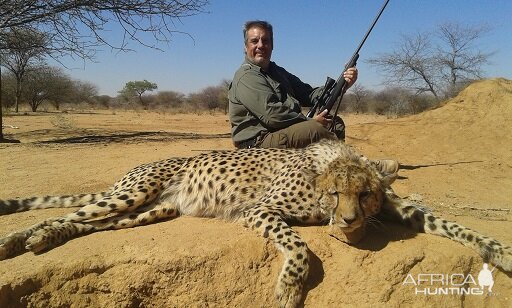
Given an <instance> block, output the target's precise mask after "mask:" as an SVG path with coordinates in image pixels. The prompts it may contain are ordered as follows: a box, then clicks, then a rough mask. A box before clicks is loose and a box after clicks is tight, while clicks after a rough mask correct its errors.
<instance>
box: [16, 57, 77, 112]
mask: <svg viewBox="0 0 512 308" xmlns="http://www.w3.org/2000/svg"><path fill="white" fill-rule="evenodd" d="M72 94H73V81H72V80H71V78H70V77H69V76H67V75H66V74H64V72H62V70H61V69H59V68H56V67H50V66H46V65H44V66H40V67H37V68H35V69H33V70H32V71H31V72H30V73H29V74H27V80H26V87H25V90H24V94H23V95H24V97H25V99H26V100H27V102H28V104H29V106H30V108H31V110H32V111H33V112H36V111H37V108H39V106H40V105H41V104H42V103H43V102H45V101H51V102H53V104H54V105H55V107H56V108H57V109H58V108H59V104H60V103H61V102H63V101H67V100H69V99H70V98H71V96H72Z"/></svg>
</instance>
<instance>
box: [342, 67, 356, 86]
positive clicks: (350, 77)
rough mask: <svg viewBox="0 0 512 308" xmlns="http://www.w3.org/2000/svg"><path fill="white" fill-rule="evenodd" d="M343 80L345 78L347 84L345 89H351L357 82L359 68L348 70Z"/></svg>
mask: <svg viewBox="0 0 512 308" xmlns="http://www.w3.org/2000/svg"><path fill="white" fill-rule="evenodd" d="M343 78H345V81H346V82H347V83H346V88H345V89H348V88H350V87H351V86H352V85H353V84H354V83H356V80H357V68H355V67H351V68H349V69H348V70H346V71H345V72H344V73H343Z"/></svg>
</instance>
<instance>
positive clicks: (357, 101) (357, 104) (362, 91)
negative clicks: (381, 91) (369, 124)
mask: <svg viewBox="0 0 512 308" xmlns="http://www.w3.org/2000/svg"><path fill="white" fill-rule="evenodd" d="M350 93H351V94H352V98H353V106H352V111H355V112H357V113H359V112H364V111H366V110H367V106H366V104H365V100H366V99H367V97H368V96H369V95H370V91H368V90H367V89H366V88H365V87H364V86H362V85H360V84H358V83H356V84H354V85H353V86H352V87H350Z"/></svg>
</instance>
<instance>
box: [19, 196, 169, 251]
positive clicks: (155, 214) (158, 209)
mask: <svg viewBox="0 0 512 308" xmlns="http://www.w3.org/2000/svg"><path fill="white" fill-rule="evenodd" d="M176 216H178V211H177V209H176V208H175V207H174V206H171V205H168V204H162V203H157V204H151V205H149V206H146V207H144V208H140V209H138V210H137V211H135V212H132V213H120V214H118V215H116V216H112V217H108V218H104V219H100V220H91V221H84V222H69V221H64V220H60V221H55V222H53V223H52V224H51V225H47V226H44V227H43V228H40V229H39V230H37V231H36V232H34V234H33V235H32V236H30V237H29V238H28V239H27V241H26V249H28V250H31V251H33V252H35V253H37V252H41V251H43V250H48V249H51V248H54V247H56V246H58V245H61V244H63V243H64V242H66V241H68V240H70V239H73V238H76V237H79V236H81V235H84V234H88V233H93V232H97V231H102V230H108V229H123V228H132V227H136V226H141V225H147V224H151V223H153V222H156V221H158V220H163V219H168V218H174V217H176Z"/></svg>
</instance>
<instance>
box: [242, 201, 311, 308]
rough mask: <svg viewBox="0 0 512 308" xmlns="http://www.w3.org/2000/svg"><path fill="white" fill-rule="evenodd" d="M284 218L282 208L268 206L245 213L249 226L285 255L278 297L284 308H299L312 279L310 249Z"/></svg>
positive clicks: (278, 283)
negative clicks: (303, 290) (305, 284)
mask: <svg viewBox="0 0 512 308" xmlns="http://www.w3.org/2000/svg"><path fill="white" fill-rule="evenodd" d="M282 217H283V213H282V211H281V210H280V209H274V208H271V207H268V206H264V205H258V206H256V207H254V208H251V209H248V210H246V211H245V212H244V222H245V224H246V226H247V227H249V228H251V229H253V230H257V231H258V232H260V233H261V234H262V235H263V237H265V238H270V239H271V240H272V241H273V242H274V243H275V245H276V246H277V248H278V249H279V250H280V251H281V252H282V253H283V255H284V264H283V267H282V269H281V273H280V274H279V278H278V281H277V286H276V297H277V300H278V301H279V306H280V307H296V306H297V305H298V304H299V302H300V301H301V299H302V289H303V286H304V281H305V280H306V278H307V276H308V269H309V264H308V248H307V246H306V243H305V242H304V241H303V240H302V239H301V238H300V237H299V235H298V234H297V233H295V231H293V230H292V229H291V228H290V226H288V224H286V222H285V221H284V220H283V218H282Z"/></svg>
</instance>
